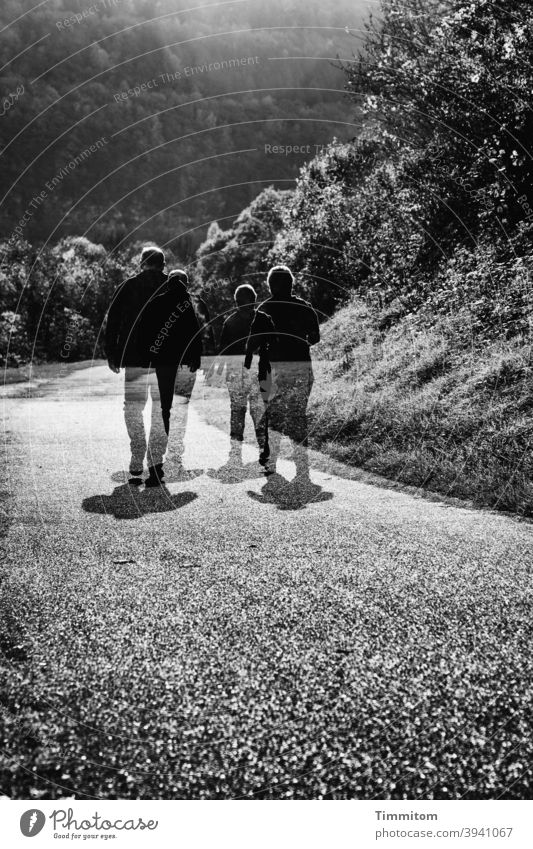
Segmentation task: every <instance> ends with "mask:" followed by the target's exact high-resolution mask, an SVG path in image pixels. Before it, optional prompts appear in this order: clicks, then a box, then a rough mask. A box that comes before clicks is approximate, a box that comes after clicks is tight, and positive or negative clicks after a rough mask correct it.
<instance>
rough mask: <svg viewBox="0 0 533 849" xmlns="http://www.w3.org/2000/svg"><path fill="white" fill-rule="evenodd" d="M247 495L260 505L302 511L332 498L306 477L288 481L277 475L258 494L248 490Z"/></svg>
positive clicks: (270, 478)
mask: <svg viewBox="0 0 533 849" xmlns="http://www.w3.org/2000/svg"><path fill="white" fill-rule="evenodd" d="M248 495H249V496H250V498H253V499H254V501H258V502H259V503H261V504H275V505H276V506H277V508H278V510H302V509H303V508H305V507H306V506H307V505H308V504H320V503H323V502H325V501H331V499H332V498H333V493H332V492H324V491H323V489H322V487H321V486H319V485H318V484H315V483H313V482H312V481H311V480H310V479H309V478H307V477H306V478H303V479H302V478H298V477H295V478H294V480H292V481H288V480H287V479H286V478H284V477H283V475H280V474H277V473H276V474H274V475H271V476H270V477H269V478H268V480H267V482H266V484H265V485H264V487H263V488H262V490H261V492H260V493H258V492H253V491H252V490H248Z"/></svg>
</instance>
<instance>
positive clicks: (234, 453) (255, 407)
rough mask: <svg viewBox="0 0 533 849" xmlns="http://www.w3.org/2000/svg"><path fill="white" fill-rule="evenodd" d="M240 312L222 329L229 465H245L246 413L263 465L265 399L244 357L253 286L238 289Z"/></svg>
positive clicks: (252, 309) (220, 348)
mask: <svg viewBox="0 0 533 849" xmlns="http://www.w3.org/2000/svg"><path fill="white" fill-rule="evenodd" d="M234 298H235V305H236V307H237V309H236V310H235V312H232V313H231V315H229V316H228V317H227V318H226V320H225V321H224V324H223V326H222V333H221V336H220V343H219V358H220V360H219V365H218V369H219V372H220V373H222V371H223V370H224V367H225V369H226V385H227V388H228V392H229V397H230V441H231V446H230V454H229V459H228V465H230V466H241V465H242V445H243V440H244V426H245V421H246V412H247V410H249V411H250V416H251V418H252V421H253V425H254V429H255V435H256V439H257V444H258V446H259V450H260V461H261V459H262V458H263V457H264V448H265V405H264V403H263V400H262V398H261V393H260V389H259V384H258V382H257V380H254V379H253V378H252V377H251V375H250V374H249V372H248V371H247V370H246V369H245V368H244V367H243V356H244V354H245V352H246V343H247V341H248V337H249V335H250V329H251V326H252V322H253V318H254V313H255V304H256V300H257V296H256V293H255V289H254V288H253V286H250V285H249V284H247V283H244V284H242V285H241V286H238V287H237V288H236V289H235V293H234Z"/></svg>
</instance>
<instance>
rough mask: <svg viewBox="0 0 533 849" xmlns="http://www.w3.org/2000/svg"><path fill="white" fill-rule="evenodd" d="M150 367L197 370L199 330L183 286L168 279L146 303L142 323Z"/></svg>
mask: <svg viewBox="0 0 533 849" xmlns="http://www.w3.org/2000/svg"><path fill="white" fill-rule="evenodd" d="M142 328H143V336H144V338H145V340H146V345H147V348H148V358H149V362H150V365H151V366H155V367H156V368H157V367H158V366H185V365H187V366H190V367H191V368H192V369H193V370H196V369H197V368H199V367H200V359H201V356H202V329H201V326H200V323H199V321H198V318H197V316H196V312H195V309H194V305H193V303H192V300H191V297H190V295H189V293H188V291H187V289H186V288H185V286H184V285H183V284H182V283H181V282H179V281H176V280H169V282H168V283H167V285H166V286H165V287H164V288H163V290H162V291H161V292H160V293H158V294H157V295H154V297H153V298H152V300H151V301H150V302H149V303H148V305H147V307H146V311H145V317H144V319H143V322H142Z"/></svg>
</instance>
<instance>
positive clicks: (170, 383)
mask: <svg viewBox="0 0 533 849" xmlns="http://www.w3.org/2000/svg"><path fill="white" fill-rule="evenodd" d="M188 283H189V279H188V275H187V272H186V271H184V270H183V269H176V270H174V271H171V272H170V274H169V277H168V281H167V283H166V285H165V286H164V287H163V288H162V290H161V291H160V292H158V293H157V294H156V295H154V297H153V298H152V299H151V301H150V303H149V304H148V306H147V309H146V319H145V327H146V331H145V336H146V339H147V342H148V343H149V349H148V350H149V358H150V366H151V367H152V368H155V372H156V376H157V384H158V388H159V396H160V400H161V415H162V420H163V426H164V429H165V433H166V435H167V437H168V435H169V432H170V416H171V410H172V406H173V402H174V401H175V416H174V424H173V432H174V446H173V447H174V454H173V456H174V459H177V460H178V464H179V466H180V468H179V469H178V471H183V466H182V459H183V453H184V451H185V431H186V428H187V417H188V408H189V402H190V399H191V394H192V391H193V389H194V384H195V380H196V372H197V370H198V369H199V368H200V363H201V357H202V329H201V325H200V322H199V321H198V317H197V315H196V312H195V309H194V305H193V303H192V299H191V296H190V294H189V291H188V288H187V287H188ZM152 477H153V479H154V480H153V482H152V481H151V482H150V484H148V485H154V486H155V485H157V483H158V482H161V481H162V479H163V477H164V472H163V468H162V466H160V467H157V468H155V469H154V470H153V475H152Z"/></svg>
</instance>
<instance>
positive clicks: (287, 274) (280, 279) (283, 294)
mask: <svg viewBox="0 0 533 849" xmlns="http://www.w3.org/2000/svg"><path fill="white" fill-rule="evenodd" d="M267 283H268V286H269V289H270V291H271V292H272V294H273V296H274V297H275V298H288V297H289V296H290V295H291V293H292V284H293V283H294V277H293V275H292V271H291V270H290V268H287V266H286V265H275V266H274V268H271V269H270V271H269V272H268V277H267Z"/></svg>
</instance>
